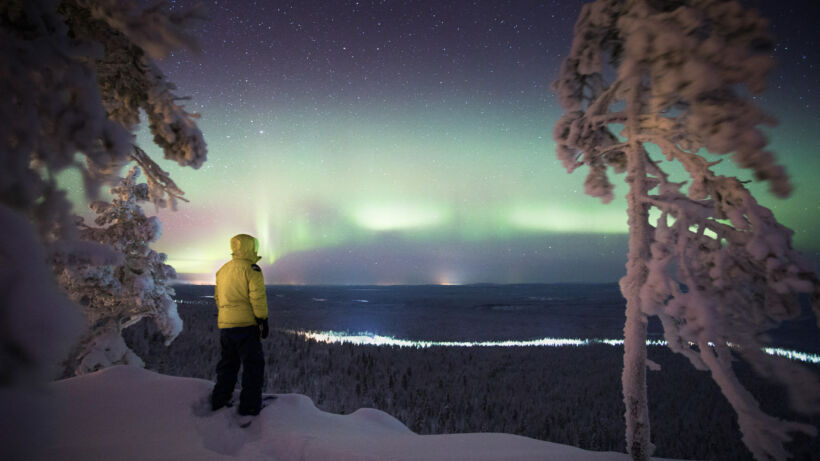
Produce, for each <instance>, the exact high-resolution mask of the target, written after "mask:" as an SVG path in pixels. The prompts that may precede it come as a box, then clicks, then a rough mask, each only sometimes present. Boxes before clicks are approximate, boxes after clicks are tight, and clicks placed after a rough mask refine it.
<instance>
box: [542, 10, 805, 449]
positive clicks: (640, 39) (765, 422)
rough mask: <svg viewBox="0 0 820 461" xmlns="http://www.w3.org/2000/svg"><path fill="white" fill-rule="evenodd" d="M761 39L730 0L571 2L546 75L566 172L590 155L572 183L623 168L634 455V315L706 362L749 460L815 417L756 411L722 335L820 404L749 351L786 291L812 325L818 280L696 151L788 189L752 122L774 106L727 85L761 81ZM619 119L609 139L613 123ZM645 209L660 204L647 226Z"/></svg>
mask: <svg viewBox="0 0 820 461" xmlns="http://www.w3.org/2000/svg"><path fill="white" fill-rule="evenodd" d="M771 44H772V39H771V36H770V35H769V33H768V31H767V30H766V21H765V20H764V19H762V18H760V17H759V16H758V15H757V13H755V12H753V11H747V10H744V9H743V8H742V7H741V6H740V4H739V3H738V2H737V1H717V0H681V1H678V2H672V3H670V2H666V3H664V2H653V1H649V0H597V1H595V2H593V3H590V4H587V5H585V6H584V7H583V9H582V11H581V14H580V15H579V18H578V21H577V22H576V25H575V37H574V40H573V44H572V48H571V51H570V54H569V56H568V57H567V59H566V60H565V61H564V63H563V65H562V67H561V70H560V73H559V77H558V79H557V80H556V81H555V83H554V84H553V88H554V89H555V90H556V91H557V93H558V97H559V100H560V101H561V104H562V105H563V106H564V108H565V109H566V113H565V115H564V116H563V117H562V118H561V119H560V120H559V121H558V123H557V124H556V126H555V130H554V137H555V141H556V147H557V155H558V158H559V159H560V160H561V162H562V164H563V166H564V167H565V168H566V169H567V171H568V172H572V171H574V170H576V169H577V168H579V167H581V166H584V165H585V166H587V167H589V171H588V175H587V178H586V180H585V183H584V184H585V189H586V192H587V193H588V194H589V195H593V196H597V197H601V199H602V200H603V201H604V202H607V201H609V200H610V199H611V197H612V189H613V187H612V184H611V183H610V181H609V178H608V173H609V171H608V167H609V166H611V167H613V170H615V171H616V172H621V171H624V170H625V171H627V177H626V180H627V182H628V183H629V186H630V190H629V194H628V196H627V198H628V203H629V210H628V213H629V226H630V249H629V262H628V263H627V276H626V277H624V279H622V281H621V288H622V292H623V294H624V297H625V298H626V299H627V326H626V328H625V333H626V335H627V337H626V342H625V344H627V343H628V344H633V345H637V346H635V347H633V348H626V349H628V350H626V351H625V357H624V361H625V366H624V399H625V402H626V404H627V441H628V444H627V446H628V448H629V450H630V452H631V453H632V454H633V457H634V458H635V459H640V460H645V459H647V458H648V456H649V453H651V443H650V442H649V430H648V419H647V418H646V417H645V416H644V415H645V408H641V405H645V404H646V399H645V378H643V373H644V370H643V367H644V366H643V365H640V364H644V363H645V362H646V360H645V347H642V346H640V344H643V343H644V342H643V341H641V340H640V337H641V336H642V335H645V333H646V332H645V317H646V316H651V315H657V316H658V317H659V318H660V320H661V322H662V324H663V327H664V334H665V336H666V339H667V342H668V344H669V347H670V348H671V349H672V350H674V351H675V352H678V353H681V354H683V355H684V356H686V357H687V358H688V359H689V360H690V361H691V362H692V364H693V365H694V366H695V367H697V368H699V369H708V370H710V371H711V373H712V375H713V377H714V378H715V381H716V382H717V383H718V384H719V385H720V387H721V389H722V390H723V392H724V394H725V395H726V397H727V400H729V402H730V403H731V404H732V405H733V407H734V408H735V410H736V411H737V413H738V423H739V425H740V428H741V431H742V432H743V434H744V442H746V444H747V446H748V447H749V449H750V450H751V451H752V453H753V454H754V456H755V457H756V458H757V459H760V460H768V459H784V458H785V456H786V452H785V450H784V449H783V443H784V442H786V441H788V440H789V439H790V435H789V434H790V433H792V432H806V433H813V429H810V428H808V427H807V426H806V425H803V424H799V423H793V422H784V421H779V420H777V419H775V418H772V417H770V416H768V415H765V414H764V413H762V412H761V411H760V409H759V408H758V406H757V404H756V402H754V399H753V397H752V396H751V395H749V394H748V393H747V392H746V391H745V389H744V388H743V386H742V385H741V384H740V382H739V381H738V380H737V379H736V378H735V376H734V372H733V371H732V368H731V360H730V357H731V354H732V352H731V350H730V349H728V348H727V347H725V345H727V344H734V345H737V346H738V347H739V348H738V349H737V350H738V353H739V355H740V356H742V357H743V358H744V359H746V360H747V361H749V362H750V363H751V364H752V366H753V368H754V369H755V370H756V371H757V372H759V373H760V374H761V375H763V376H766V377H769V378H772V379H775V380H777V381H779V382H780V383H782V384H784V385H785V387H786V389H787V391H788V392H789V395H790V396H791V399H792V402H793V403H794V404H795V405H794V406H795V409H796V410H798V411H800V412H804V413H816V412H820V383H818V380H817V378H816V377H815V376H813V375H811V374H809V373H806V372H805V370H802V369H800V368H799V367H798V366H796V365H794V364H790V363H783V362H782V361H778V360H777V359H775V358H771V357H768V356H765V354H761V353H759V352H754V351H759V350H760V346H761V338H763V333H764V332H765V331H766V330H768V329H770V328H772V327H774V326H776V325H778V324H779V323H780V322H782V321H783V320H785V319H788V318H792V317H794V316H796V315H798V314H799V312H800V304H799V301H798V297H797V295H798V294H801V293H804V294H809V295H811V296H812V300H813V307H814V311H815V314H816V315H817V318H818V324H820V302H818V300H819V299H820V282H819V281H818V278H817V276H816V274H815V273H814V271H813V268H812V267H811V264H809V263H808V261H806V260H805V258H803V257H802V256H801V255H800V254H799V253H798V252H797V251H796V250H794V249H793V247H792V242H791V237H792V234H793V233H792V231H791V230H789V229H788V228H786V227H784V226H782V225H781V224H779V223H778V222H777V220H776V219H775V217H774V215H773V213H772V212H771V210H769V209H767V208H765V207H763V206H761V205H759V204H758V203H757V201H756V200H755V199H754V197H752V195H751V193H750V192H749V191H748V189H746V187H745V185H744V183H743V182H742V181H740V180H738V179H736V178H732V177H726V176H722V175H718V174H716V173H715V172H714V171H713V170H712V167H714V166H715V165H716V164H717V162H713V161H709V160H707V159H706V158H704V157H703V156H702V155H701V154H700V153H701V151H702V150H704V149H705V150H708V151H710V152H712V153H713V154H717V155H728V156H729V157H730V158H731V160H732V161H733V162H734V163H735V164H736V165H737V166H738V167H740V168H745V169H749V170H751V171H752V173H753V175H754V177H755V179H757V180H761V181H768V183H769V186H770V191H771V192H772V193H773V194H775V195H777V196H780V197H785V196H787V195H788V194H789V192H790V191H791V186H790V185H789V182H788V177H787V175H786V173H785V170H784V169H783V167H782V166H780V165H778V164H777V163H776V158H775V156H774V155H773V154H772V153H771V152H768V151H766V144H767V140H766V137H765V136H764V135H763V133H762V131H761V130H760V128H759V126H760V125H765V124H769V125H771V124H773V123H775V121H774V119H773V118H772V117H770V116H768V115H767V114H765V113H763V112H762V111H761V110H760V109H759V108H757V107H756V106H755V105H754V102H753V101H751V100H749V99H748V98H746V97H744V96H743V93H742V92H741V91H740V88H741V87H745V88H746V89H748V91H749V92H751V93H757V92H760V91H762V90H763V89H764V87H765V79H766V74H767V73H768V71H769V70H770V69H771V68H772V60H771V57H770V53H769V50H770V48H771ZM608 65H611V66H612V68H611V69H607V66H608ZM623 107H625V109H623V110H614V111H613V108H623ZM617 126H623V127H624V129H623V131H622V132H621V133H620V137H619V136H616V135H615V134H614V132H612V131H611V130H612V129H616V127H617ZM650 145H654V146H657V147H658V148H660V151H661V153H662V154H663V156H664V157H665V158H666V160H669V161H675V162H678V163H680V164H681V165H682V166H683V168H684V170H685V171H686V173H687V175H688V176H689V181H687V182H688V183H689V185H688V186H687V187H685V188H684V186H686V183H687V182H672V181H671V180H670V175H669V174H668V173H667V172H666V171H664V168H663V164H661V163H660V162H657V161H654V160H653V159H652V158H651V156H650V155H649V153H648V151H647V146H650ZM650 191H652V193H650ZM649 208H656V209H658V210H660V211H661V217H660V219H659V220H658V222H657V224H656V225H655V226H651V225H649V223H648V216H649V215H648V210H649ZM641 325H643V327H641ZM633 336H634V338H633ZM636 338H637V339H636ZM709 344H712V345H715V346H714V347H713V348H712V347H711V346H707V345H709ZM798 403H799V404H798Z"/></svg>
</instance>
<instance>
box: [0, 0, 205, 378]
mask: <svg viewBox="0 0 820 461" xmlns="http://www.w3.org/2000/svg"><path fill="white" fill-rule="evenodd" d="M198 17H199V12H198V10H196V9H195V10H188V11H179V12H172V10H170V9H169V8H168V7H167V6H165V5H163V4H162V3H158V4H156V5H155V6H151V7H147V8H144V7H141V6H139V5H138V4H136V3H134V2H120V1H118V0H63V1H54V0H10V1H4V2H2V3H0V56H1V57H2V62H3V66H0V94H2V95H3V103H2V104H0V122H1V123H0V211H2V215H3V217H4V221H3V227H4V228H5V227H6V226H7V222H6V221H7V220H6V219H5V218H6V217H8V219H9V220H11V219H12V217H13V216H14V218H13V219H23V220H27V221H29V222H30V223H31V224H33V225H34V228H35V229H36V234H37V236H38V240H39V245H40V246H41V248H43V249H44V251H39V252H37V251H33V252H32V256H31V257H32V258H38V260H36V261H28V260H11V259H8V258H10V256H9V255H14V254H16V251H17V246H18V245H19V242H18V241H17V240H15V239H12V238H5V237H6V235H5V234H4V238H3V239H0V258H2V259H0V262H2V267H4V269H5V268H12V267H15V268H16V269H15V270H16V271H22V272H26V271H27V270H28V269H29V268H37V267H39V265H40V264H41V263H44V262H45V261H40V260H39V259H42V258H45V259H46V260H54V259H55V258H56V259H57V260H59V261H61V262H62V263H64V264H68V265H76V267H78V268H79V267H83V266H84V265H90V264H97V265H102V266H103V267H111V265H112V264H116V263H117V262H118V261H122V260H123V256H122V255H121V254H118V252H117V250H115V249H112V248H111V247H108V246H104V245H101V244H99V243H94V242H89V241H83V240H82V239H81V237H82V235H81V233H84V234H86V235H89V232H90V231H88V230H86V231H82V232H80V229H79V228H78V227H77V226H76V222H75V217H74V216H73V215H72V212H71V204H70V203H69V201H68V199H67V196H66V194H65V192H64V191H62V190H60V188H59V187H58V185H57V182H56V180H55V176H56V174H57V173H58V172H60V171H62V170H64V169H66V168H75V169H77V170H78V171H79V172H80V173H81V174H82V176H83V178H84V180H85V191H86V193H87V195H88V197H89V199H92V200H93V199H94V198H96V195H97V193H98V191H99V189H100V187H101V186H102V185H103V184H104V183H106V182H109V183H113V182H114V181H115V180H116V176H117V174H118V173H119V171H120V169H121V168H122V166H123V165H125V164H126V163H128V162H130V161H132V160H133V161H136V163H137V164H139V165H140V166H141V167H142V169H143V170H144V171H145V173H146V176H147V179H148V196H149V198H150V200H151V201H153V202H154V203H155V204H157V205H159V206H165V205H167V204H170V205H171V206H173V205H174V202H175V200H176V198H179V197H180V195H181V194H182V192H181V191H180V190H179V189H178V188H176V186H175V185H174V183H173V181H171V180H170V178H169V177H168V175H167V174H165V172H163V171H162V170H161V169H160V168H159V167H158V166H157V165H156V163H155V162H154V161H153V160H152V159H151V158H150V157H149V156H147V155H146V154H145V153H144V152H143V151H141V150H140V149H138V148H136V147H135V146H134V135H133V132H134V130H135V129H136V126H137V123H138V122H139V117H140V111H144V113H145V114H146V115H147V119H148V122H149V126H150V129H151V131H152V133H153V134H154V141H155V142H156V143H157V144H158V145H159V146H160V147H162V149H163V151H164V154H165V157H166V158H168V159H171V160H174V161H176V162H177V163H179V164H180V165H183V166H191V167H194V168H197V167H199V166H200V165H201V164H202V163H203V162H204V161H205V158H206V149H205V143H204V141H203V139H202V135H201V133H200V132H199V130H198V128H197V127H196V124H195V122H194V118H195V116H194V115H193V114H189V113H187V112H185V110H184V108H183V107H182V106H181V105H179V104H178V100H179V99H180V98H178V97H176V96H175V95H174V93H173V92H172V90H173V89H174V87H173V85H172V84H171V83H170V82H168V81H166V80H165V78H164V77H163V75H162V73H161V72H160V71H159V69H158V68H157V66H156V65H155V64H154V63H153V59H157V58H161V57H163V56H165V55H166V54H167V53H169V52H170V51H171V50H173V49H178V48H180V47H187V48H195V42H194V40H193V38H192V37H191V36H190V35H188V33H187V32H186V31H185V29H186V27H187V26H188V24H189V23H190V22H191V20H194V19H197V18H198ZM120 237H122V238H123V242H127V241H135V240H136V238H137V237H135V236H130V237H126V236H124V235H121V236H120ZM95 239H96V240H97V241H101V240H102V239H100V238H95ZM115 247H116V245H115ZM125 260H126V261H127V258H125ZM21 266H22V267H21ZM32 273H33V274H40V276H42V275H43V272H42V271H40V270H39V269H37V270H34V269H32ZM167 275H168V274H167V273H166V274H165V275H164V276H167ZM2 276H3V279H2V282H3V284H4V285H8V284H9V283H11V282H10V281H9V280H12V279H13V277H14V276H15V274H14V273H13V272H12V271H11V270H9V271H7V272H4V273H3V274H2ZM10 277H11V278H10ZM41 282H42V285H44V286H45V285H49V284H53V283H54V279H53V276H50V275H49V276H47V278H44V279H43V280H42V281H41ZM27 286H29V287H33V286H34V285H32V284H29V285H27ZM148 288H150V287H146V289H148ZM147 291H148V292H150V289H148V290H147ZM132 294H134V296H135V297H134V298H132V299H123V300H122V305H123V306H125V308H126V309H128V308H130V307H128V306H131V305H132V304H133V302H136V301H138V300H139V299H140V298H139V297H136V296H137V295H136V294H135V293H133V292H132ZM35 298H36V297H34V296H32V297H14V298H12V299H13V302H16V303H19V305H8V306H6V305H4V306H3V307H4V308H3V309H2V310H0V316H2V317H0V323H3V324H8V325H11V324H12V322H11V321H10V319H9V316H11V315H13V313H17V312H25V313H29V314H30V315H31V316H32V319H31V321H32V322H34V323H36V322H38V321H40V320H37V319H36V318H34V317H36V316H39V315H45V314H42V313H41V311H40V306H32V305H31V303H33V302H35V301H36V299H35ZM7 301H8V302H12V300H8V299H7ZM51 304H52V305H53V306H54V308H55V310H56V309H58V308H59V307H60V306H65V305H70V304H71V303H70V302H60V303H58V302H54V303H51ZM168 312H169V315H170V310H169V311H168ZM14 315H17V314H14ZM54 315H55V318H59V317H60V316H61V315H62V314H60V313H59V312H54ZM169 331H170V330H169ZM14 337H16V336H7V338H10V339H9V340H11V338H14ZM4 347H5V350H16V348H17V349H20V348H22V349H25V347H24V345H20V346H19V347H18V346H15V345H14V344H6V345H4ZM14 370H18V368H10V369H9V371H8V373H11V374H14V373H15V371H14ZM19 370H22V369H21V368H20V369H19ZM20 372H21V373H22V371H20ZM13 381H14V379H11V378H10V379H7V380H5V381H4V383H8V382H13Z"/></svg>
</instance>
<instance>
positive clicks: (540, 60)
mask: <svg viewBox="0 0 820 461" xmlns="http://www.w3.org/2000/svg"><path fill="white" fill-rule="evenodd" d="M188 3H189V2H175V4H176V5H178V7H185V6H187V5H188ZM583 3H584V2H581V1H552V2H533V1H481V2H468V1H443V0H437V1H380V2H350V1H344V2H343V1H335V0H334V1H327V0H324V1H298V2H282V1H259V2H251V1H215V2H209V3H206V7H207V11H208V14H209V16H210V20H209V21H207V22H205V23H203V24H202V25H201V26H200V27H198V28H197V29H196V30H195V33H196V35H198V36H199V37H200V38H201V44H202V51H201V53H200V54H198V55H197V54H193V53H189V52H185V53H181V54H177V55H175V56H172V57H170V58H168V59H166V60H165V61H163V62H161V63H160V66H161V67H162V69H163V70H164V71H165V72H166V74H167V75H168V77H169V78H170V79H171V80H172V81H174V82H175V83H176V84H177V86H178V87H179V90H178V93H179V94H184V95H190V96H191V97H192V100H191V101H188V102H187V105H186V108H187V109H188V110H191V111H196V112H199V113H200V114H201V116H202V118H201V119H200V121H199V126H200V128H201V129H202V131H203V133H204V135H205V139H206V141H207V143H208V149H209V154H208V155H209V158H208V161H207V163H206V164H205V166H204V167H203V168H201V169H200V170H191V169H182V168H179V167H176V166H175V165H173V164H171V163H169V162H162V163H161V164H162V165H163V167H165V168H167V169H168V170H170V171H171V173H172V175H173V177H174V179H175V181H176V182H177V184H178V185H179V186H180V187H181V188H182V189H183V190H185V191H186V197H188V198H189V199H190V200H191V202H190V203H187V204H181V206H180V209H179V211H177V212H176V213H173V212H170V211H160V213H159V214H160V217H161V219H162V220H163V237H162V238H161V240H159V241H158V242H157V243H156V245H155V248H156V249H157V250H159V251H164V252H166V253H167V254H168V256H169V262H170V263H171V264H172V265H174V266H175V267H176V268H177V270H178V272H180V273H181V274H184V275H185V277H186V278H187V279H189V280H192V281H197V282H206V283H207V282H212V280H213V272H214V271H215V270H216V269H217V268H218V267H219V265H221V264H222V263H223V262H224V261H225V260H226V259H227V258H229V253H230V250H229V246H228V241H229V239H230V237H231V236H232V235H234V234H237V233H241V232H244V233H250V234H253V235H255V236H257V237H258V238H259V239H260V241H261V254H262V255H263V260H262V261H261V262H260V264H261V265H262V266H263V269H264V271H265V275H266V281H267V282H268V283H386V284H402V283H474V282H496V283H517V282H546V283H549V282H566V281H594V282H601V281H615V280H617V279H618V278H619V277H620V276H621V275H622V274H623V272H624V266H623V264H624V262H625V259H626V256H625V254H626V231H627V225H626V211H625V208H626V204H625V200H624V198H623V196H624V194H625V192H626V186H625V185H619V186H618V188H617V189H616V196H617V198H616V199H615V200H613V202H612V203H610V204H608V205H602V204H601V203H600V202H599V201H598V200H597V199H594V198H592V197H589V196H587V195H585V194H584V192H583V181H584V178H585V169H584V170H581V171H577V172H576V173H574V174H572V175H568V174H567V173H566V171H565V170H564V169H563V168H562V167H561V165H560V163H559V162H558V161H557V160H556V158H555V151H554V143H553V141H552V130H553V125H554V124H555V122H556V121H557V119H558V117H559V116H560V115H561V113H562V110H561V108H560V107H559V105H558V103H557V100H556V98H555V97H554V95H553V94H552V92H551V90H550V88H549V86H550V83H551V81H552V80H553V79H554V77H555V76H556V74H557V70H558V67H559V65H560V62H561V61H562V59H563V58H564V56H565V55H566V53H567V52H568V50H569V46H570V42H571V32H572V26H573V24H574V22H575V19H576V17H577V15H578V13H579V11H580V7H581V5H582V4H583ZM775 3H776V4H775ZM746 4H747V5H748V4H751V5H755V6H757V7H759V8H760V9H761V10H762V12H763V14H764V16H766V17H768V18H769V19H770V20H771V22H772V31H773V32H774V34H775V36H776V40H777V47H776V50H775V56H776V59H777V62H778V66H777V68H776V70H775V71H774V73H773V74H772V75H771V79H770V85H769V90H768V91H767V92H766V93H765V94H764V95H762V96H761V97H759V98H757V99H758V100H759V103H760V104H761V105H762V106H763V107H764V108H765V109H766V110H767V111H768V112H770V113H772V114H773V115H775V116H776V117H777V118H778V119H779V120H780V125H779V126H778V127H777V128H774V129H771V130H768V133H769V134H770V138H771V147H772V148H773V150H774V151H775V152H776V153H777V154H778V155H779V158H780V159H781V162H782V163H784V164H785V165H786V167H787V169H788V171H789V173H790V174H791V176H792V180H793V183H794V185H795V192H794V193H793V195H792V197H791V198H789V199H787V200H779V199H775V198H773V197H772V196H770V195H769V194H768V193H767V187H766V185H765V184H753V185H752V186H751V187H752V190H753V192H754V193H755V195H756V197H757V198H758V200H759V201H761V202H762V203H763V204H764V205H766V206H768V207H770V208H773V209H774V211H775V214H776V216H777V217H778V219H779V220H780V221H781V222H783V223H784V224H786V225H788V226H789V227H791V228H792V229H794V230H795V232H796V234H795V243H796V246H797V247H798V248H800V249H802V250H804V251H806V252H808V253H809V255H810V256H811V257H813V258H815V259H817V255H818V250H820V237H818V236H817V229H818V225H820V190H818V188H817V187H816V186H815V176H816V175H817V174H818V173H820V156H818V154H820V149H819V148H820V77H818V76H817V74H816V71H817V66H818V56H817V49H818V47H820V32H818V29H817V26H816V24H817V18H818V17H820V2H817V1H815V0H810V1H794V0H785V1H781V2H765V1H762V0H760V1H754V2H746ZM146 131H147V130H144V131H141V132H140V135H139V137H138V139H139V142H140V144H141V146H142V147H143V148H145V149H146V151H148V153H149V154H152V155H153V156H154V157H155V158H161V156H162V154H161V151H160V149H159V148H157V147H156V146H154V145H153V144H152V143H151V141H150V139H151V138H150V136H149V135H148V134H147V133H146ZM724 164H726V165H725V167H724V169H723V170H721V171H722V172H727V173H731V174H738V171H737V170H736V169H734V168H732V166H731V165H730V164H729V161H728V160H727V161H726V162H724ZM740 175H741V176H742V177H744V178H748V176H749V175H748V174H745V173H743V172H741V173H740ZM613 182H615V183H616V184H617V183H621V182H623V176H622V175H621V176H618V177H614V178H613ZM75 189H76V188H75ZM75 193H76V191H75ZM149 208H150V207H149Z"/></svg>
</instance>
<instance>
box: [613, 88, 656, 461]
mask: <svg viewBox="0 0 820 461" xmlns="http://www.w3.org/2000/svg"><path fill="white" fill-rule="evenodd" d="M636 80H637V81H635V82H633V84H632V85H631V86H630V88H631V89H632V92H633V94H632V95H631V96H630V97H629V98H628V100H627V124H626V128H627V136H628V137H629V148H628V149H627V152H626V154H627V177H626V181H627V183H629V193H628V194H627V204H628V207H629V209H628V213H629V221H628V223H629V257H628V261H627V263H626V276H625V277H623V278H622V279H621V281H620V286H621V294H623V296H624V298H626V325H625V326H624V369H623V374H622V375H621V382H622V385H623V395H624V404H625V405H626V414H625V417H626V449H627V452H629V453H630V454H631V455H632V459H633V460H635V461H648V460H649V458H650V456H651V455H652V452H653V451H654V449H655V447H654V445H652V442H651V441H650V430H649V405H648V400H647V393H646V326H647V317H646V315H645V314H644V313H643V311H642V310H641V300H640V290H641V287H642V286H643V285H644V284H645V283H646V278H647V267H646V261H648V259H649V243H650V241H651V240H650V237H651V235H652V234H651V232H652V227H651V226H650V225H649V206H648V205H647V204H646V203H645V202H644V200H643V198H644V197H646V193H647V190H646V160H645V152H644V149H643V146H642V145H641V143H639V142H637V141H636V137H637V135H638V129H639V127H638V114H639V113H640V106H639V104H640V102H639V99H638V98H639V93H640V81H639V80H638V79H636Z"/></svg>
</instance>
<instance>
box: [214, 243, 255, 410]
mask: <svg viewBox="0 0 820 461" xmlns="http://www.w3.org/2000/svg"><path fill="white" fill-rule="evenodd" d="M258 250H259V241H258V240H257V239H255V238H254V237H252V236H250V235H247V234H239V235H235V236H234V237H233V238H231V251H232V253H231V255H232V259H231V260H230V261H228V262H227V263H225V264H224V265H223V266H222V267H221V268H220V269H219V271H217V273H216V287H215V288H214V301H216V307H217V309H218V311H219V315H218V317H217V325H218V326H219V335H220V344H221V346H222V357H221V358H220V360H219V363H218V364H217V365H216V385H215V386H214V390H213V393H212V394H211V408H212V409H213V410H214V411H216V410H218V409H220V408H222V407H224V406H226V405H229V404H230V403H231V397H232V396H233V390H234V387H235V386H236V379H237V376H238V374H239V368H240V365H241V367H242V392H241V393H240V394H239V409H238V412H239V414H240V415H257V414H259V411H260V410H261V409H262V381H263V379H264V378H263V377H264V372H265V359H264V357H263V354H262V341H261V340H262V339H264V338H267V337H268V300H267V296H266V295H265V281H264V279H263V277H262V269H261V268H260V267H259V266H257V265H256V262H257V261H259V259H261V258H260V257H259V256H257V251H258Z"/></svg>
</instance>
